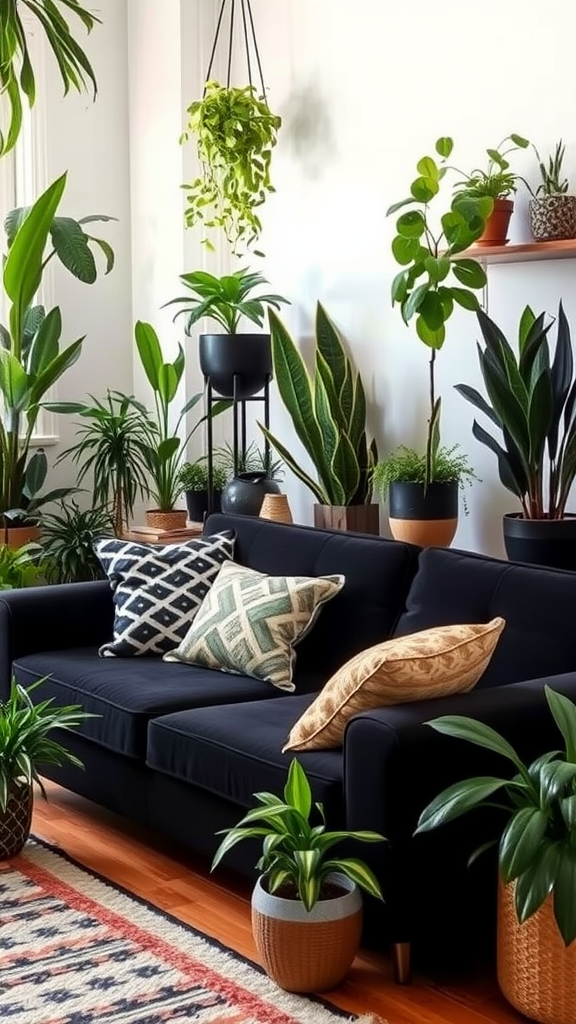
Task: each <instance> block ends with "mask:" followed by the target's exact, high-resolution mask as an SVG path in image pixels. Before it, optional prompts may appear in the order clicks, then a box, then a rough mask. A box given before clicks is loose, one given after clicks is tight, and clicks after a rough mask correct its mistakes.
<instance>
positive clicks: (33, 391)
mask: <svg viewBox="0 0 576 1024" xmlns="http://www.w3.org/2000/svg"><path fill="white" fill-rule="evenodd" d="M83 343H84V338H78V340H77V341H73V342H72V344H71V345H68V346H67V347H66V348H65V349H64V351H63V352H60V353H59V355H57V356H56V358H55V359H52V361H51V362H50V363H48V365H47V366H45V367H44V369H43V370H42V371H41V372H40V373H38V375H37V377H36V379H35V380H34V382H33V384H32V386H31V388H30V402H31V404H33V405H37V404H38V403H39V402H41V401H42V399H43V397H44V395H45V394H46V392H47V391H49V390H50V388H51V387H52V386H53V384H55V383H56V381H57V380H59V379H60V377H61V376H62V374H63V373H64V372H65V371H66V370H68V369H69V368H70V367H71V366H73V365H74V363H75V362H76V360H77V359H78V358H79V356H80V353H81V351H82V345H83Z"/></svg>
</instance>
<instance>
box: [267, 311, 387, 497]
mask: <svg viewBox="0 0 576 1024" xmlns="http://www.w3.org/2000/svg"><path fill="white" fill-rule="evenodd" d="M268 315H269V320H270V331H271V338H272V358H273V363H274V376H275V378H276V383H277V385H278V390H279V392H280V397H281V398H282V401H283V402H284V405H285V406H286V409H287V410H288V412H289V413H290V416H291V417H292V423H293V424H294V429H295V431H296V434H297V435H298V438H299V439H300V441H301V442H302V444H303V446H304V448H305V449H306V451H307V453H308V455H309V457H310V459H311V460H312V462H313V464H314V468H315V470H316V474H317V480H314V479H313V478H312V477H311V476H309V475H308V473H306V471H305V470H304V469H303V468H302V466H301V465H300V461H299V459H298V457H295V456H294V455H291V454H290V452H289V451H288V450H287V448H286V447H285V446H284V445H283V444H282V443H281V442H280V441H279V440H278V438H276V437H275V436H274V435H273V434H272V433H271V432H270V430H268V429H266V427H264V426H263V425H262V424H259V426H260V429H261V430H262V432H263V434H264V436H265V437H266V438H267V439H268V441H269V442H270V444H271V445H272V447H273V448H275V450H276V451H277V452H278V454H279V456H280V458H281V459H283V461H284V462H285V463H286V465H287V466H288V468H289V469H291V470H292V472H293V473H294V474H295V476H297V477H298V479H299V480H301V481H302V483H304V484H306V486H307V487H309V488H310V490H311V491H312V493H313V495H314V497H315V498H316V500H317V501H318V502H319V503H320V504H321V505H364V504H368V503H369V502H370V500H371V498H372V470H373V468H374V466H375V464H376V462H377V460H378V452H377V449H376V443H375V441H374V440H372V441H371V442H370V443H369V442H368V438H367V433H366V397H365V394H364V388H363V385H362V380H361V378H360V374H359V373H358V371H357V370H355V369H354V367H353V366H352V363H351V361H350V358H349V356H348V354H347V352H346V350H345V348H344V346H343V344H342V340H341V338H340V335H339V334H338V331H337V330H336V327H335V326H334V324H333V322H332V321H331V320H330V318H329V317H328V315H327V313H326V311H325V309H324V308H323V306H322V305H321V303H318V304H317V307H316V351H315V360H314V374H313V376H310V374H309V373H308V370H307V368H306V365H305V363H304V360H303V359H302V356H301V355H300V353H299V351H298V349H297V347H296V345H295V344H294V341H293V340H292V338H291V337H290V334H289V333H288V331H287V329H286V327H285V326H284V324H283V323H282V322H281V320H280V318H279V317H278V316H277V315H276V314H275V313H274V312H273V311H272V310H269V313H268Z"/></svg>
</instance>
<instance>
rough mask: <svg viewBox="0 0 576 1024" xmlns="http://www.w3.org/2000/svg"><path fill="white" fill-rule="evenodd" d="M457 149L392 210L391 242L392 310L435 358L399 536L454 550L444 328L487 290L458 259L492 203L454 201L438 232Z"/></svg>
mask: <svg viewBox="0 0 576 1024" xmlns="http://www.w3.org/2000/svg"><path fill="white" fill-rule="evenodd" d="M452 149H453V142H452V139H450V138H448V137H443V138H440V139H438V140H437V141H436V146H435V150H436V157H435V158H433V157H430V156H424V157H422V158H421V159H420V160H419V161H418V163H417V171H418V176H417V177H416V178H415V179H414V181H413V182H412V183H411V185H410V195H409V196H408V197H407V198H406V199H403V200H401V201H400V202H398V203H394V204H393V205H392V206H391V207H390V208H389V210H388V215H389V216H390V215H392V214H395V213H398V211H399V210H402V211H403V212H402V213H401V214H400V216H399V217H398V218H397V220H396V235H395V237H394V238H393V240H392V253H393V256H394V258H395V260H396V262H397V263H399V264H400V266H401V268H402V269H401V270H400V271H399V273H398V274H397V275H396V277H395V278H394V280H393V282H392V304H393V305H398V306H400V312H401V314H402V319H403V320H404V323H405V324H409V323H410V321H411V320H412V319H414V322H415V327H416V333H417V335H418V337H419V338H420V340H421V341H422V342H423V343H424V344H425V345H426V346H427V348H428V351H429V388H428V400H429V413H428V428H427V437H426V448H425V453H424V456H423V457H424V479H423V481H422V480H421V478H420V473H418V476H417V477H416V478H415V479H414V478H413V479H410V472H409V473H408V475H407V476H405V478H404V479H397V480H394V481H391V482H390V485H389V487H388V498H389V503H390V519H391V521H392V524H393V526H394V536H395V537H398V538H400V537H404V536H405V529H404V524H407V526H406V529H407V531H408V532H407V534H406V535H407V536H409V537H410V539H411V540H414V541H415V542H416V543H419V544H427V543H435V544H438V543H444V544H448V543H450V541H451V540H452V537H453V536H454V533H455V530H456V525H457V522H458V485H459V479H448V480H440V479H437V471H438V468H439V457H440V453H441V452H442V448H441V445H440V412H441V399H440V397H439V396H438V395H437V393H436V380H435V368H436V355H437V353H438V352H439V351H440V349H441V348H442V346H443V344H444V341H445V338H446V324H447V322H448V321H449V319H450V317H451V316H452V313H453V311H454V307H455V305H458V306H461V307H462V308H463V309H468V310H476V309H478V308H479V303H478V298H477V295H476V292H477V291H478V290H479V289H481V288H483V287H484V286H485V284H486V274H485V271H484V270H483V268H482V266H481V265H480V264H479V263H478V261H477V260H475V259H472V258H470V257H469V256H467V257H462V256H460V255H459V254H460V253H462V252H464V250H466V249H468V247H469V246H470V245H472V243H473V242H475V241H476V240H477V239H478V238H479V237H480V235H481V234H482V231H483V230H484V227H485V219H486V216H487V215H488V214H489V213H490V210H491V208H492V201H491V200H490V199H489V198H486V197H475V196H469V197H463V196H453V197H452V198H451V202H450V205H449V207H448V209H446V210H445V212H444V213H443V214H441V215H440V217H439V225H440V226H439V227H438V228H436V227H435V226H434V225H435V221H434V220H433V209H432V204H433V202H434V200H435V199H436V198H437V196H438V195H439V193H440V189H441V184H442V181H443V179H444V177H445V175H446V172H447V170H448V166H447V162H446V161H447V160H448V158H449V157H450V155H451V153H452ZM444 453H445V449H444ZM407 468H408V469H409V467H407ZM420 523H421V524H422V527H421V529H420V528H419V529H416V528H415V525H414V524H420ZM429 524H434V525H433V526H430V525H429ZM429 537H431V539H428V538H429Z"/></svg>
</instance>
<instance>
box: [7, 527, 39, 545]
mask: <svg viewBox="0 0 576 1024" xmlns="http://www.w3.org/2000/svg"><path fill="white" fill-rule="evenodd" d="M40 534H41V531H40V527H39V526H8V527H4V528H3V529H2V531H1V537H0V539H1V542H2V544H8V546H9V547H11V548H21V547H22V545H23V544H29V543H30V541H37V540H39V539H40Z"/></svg>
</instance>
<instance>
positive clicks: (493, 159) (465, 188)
mask: <svg viewBox="0 0 576 1024" xmlns="http://www.w3.org/2000/svg"><path fill="white" fill-rule="evenodd" d="M507 142H511V143H512V145H511V146H508V148H507V149H504V148H503V147H504V146H505V145H506V143H507ZM529 145H530V143H529V141H528V139H524V138H522V136H521V135H515V134H512V135H507V136H506V138H505V139H502V142H500V143H499V144H498V147H497V149H487V150H486V153H487V156H488V164H487V167H486V169H485V170H483V169H482V168H480V167H475V168H474V170H473V171H470V173H469V174H466V175H465V176H464V178H463V180H462V181H458V182H457V183H456V188H457V189H458V192H457V198H458V196H460V197H464V198H467V199H482V198H489V199H492V200H494V199H506V198H507V197H508V196H512V195H514V193H515V192H516V191H517V189H518V182H519V181H523V180H524V179H523V178H522V177H521V176H520V175H519V174H515V173H514V172H513V171H511V170H510V161H509V160H507V159H506V158H507V156H508V155H509V154H510V153H514V152H516V150H518V149H526V148H527V147H528V146H529ZM458 173H459V174H462V171H459V172H458Z"/></svg>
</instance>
